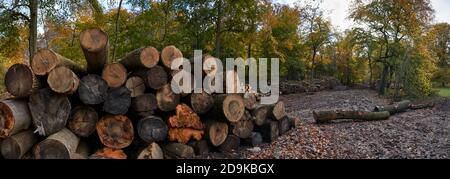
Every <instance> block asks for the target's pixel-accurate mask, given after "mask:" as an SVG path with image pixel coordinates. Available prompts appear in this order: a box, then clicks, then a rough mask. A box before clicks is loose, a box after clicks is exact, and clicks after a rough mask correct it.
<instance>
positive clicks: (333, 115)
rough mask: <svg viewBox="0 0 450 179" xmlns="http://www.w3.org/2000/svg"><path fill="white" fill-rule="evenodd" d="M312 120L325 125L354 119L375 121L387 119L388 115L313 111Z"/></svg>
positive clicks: (387, 113)
mask: <svg viewBox="0 0 450 179" xmlns="http://www.w3.org/2000/svg"><path fill="white" fill-rule="evenodd" d="M313 115H314V119H315V120H316V123H327V122H331V121H335V120H340V119H354V120H362V121H377V120H386V119H389V117H390V113H389V112H388V111H383V112H367V111H314V112H313Z"/></svg>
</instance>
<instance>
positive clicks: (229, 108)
mask: <svg viewBox="0 0 450 179" xmlns="http://www.w3.org/2000/svg"><path fill="white" fill-rule="evenodd" d="M244 113H245V105H244V99H243V98H242V97H241V96H240V95H238V94H221V95H214V107H213V109H211V111H210V112H209V115H210V117H213V118H215V119H220V120H223V119H225V120H226V121H229V122H232V123H235V122H238V121H239V120H241V119H242V116H243V115H244Z"/></svg>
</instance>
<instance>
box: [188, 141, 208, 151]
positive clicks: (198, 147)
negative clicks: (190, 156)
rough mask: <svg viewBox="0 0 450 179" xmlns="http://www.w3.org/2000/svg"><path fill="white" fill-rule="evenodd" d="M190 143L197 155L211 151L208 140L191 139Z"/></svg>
mask: <svg viewBox="0 0 450 179" xmlns="http://www.w3.org/2000/svg"><path fill="white" fill-rule="evenodd" d="M188 145H189V146H191V147H192V148H193V149H194V152H195V154H196V155H205V154H208V153H209V146H208V142H207V141H206V140H200V141H190V142H189V143H188Z"/></svg>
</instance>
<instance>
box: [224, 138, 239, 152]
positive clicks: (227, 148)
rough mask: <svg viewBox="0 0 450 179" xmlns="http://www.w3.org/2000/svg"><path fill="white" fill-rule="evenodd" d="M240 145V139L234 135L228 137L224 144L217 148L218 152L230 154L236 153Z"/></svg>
mask: <svg viewBox="0 0 450 179" xmlns="http://www.w3.org/2000/svg"><path fill="white" fill-rule="evenodd" d="M239 145H241V139H240V138H239V137H238V136H235V135H228V137H227V139H226V140H225V142H223V144H222V145H220V146H219V151H221V152H232V151H237V150H238V149H239Z"/></svg>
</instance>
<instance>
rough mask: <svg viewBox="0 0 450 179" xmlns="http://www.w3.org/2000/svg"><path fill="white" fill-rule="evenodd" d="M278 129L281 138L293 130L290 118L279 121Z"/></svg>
mask: <svg viewBox="0 0 450 179" xmlns="http://www.w3.org/2000/svg"><path fill="white" fill-rule="evenodd" d="M278 129H279V131H280V136H281V135H284V134H286V133H287V132H288V131H289V130H290V129H291V121H290V120H289V117H287V116H285V117H283V118H282V119H281V120H279V121H278Z"/></svg>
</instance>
